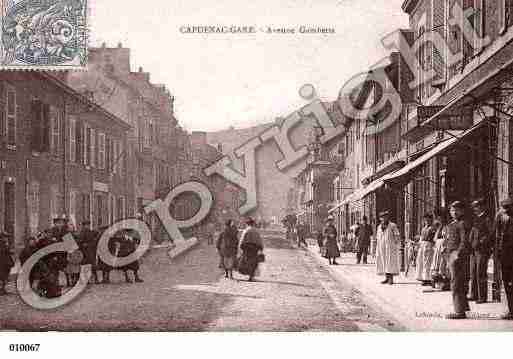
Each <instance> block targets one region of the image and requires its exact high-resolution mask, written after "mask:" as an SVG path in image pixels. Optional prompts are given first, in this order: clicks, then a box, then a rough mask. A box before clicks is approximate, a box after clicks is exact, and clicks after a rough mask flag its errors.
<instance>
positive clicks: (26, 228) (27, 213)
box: [25, 158, 31, 238]
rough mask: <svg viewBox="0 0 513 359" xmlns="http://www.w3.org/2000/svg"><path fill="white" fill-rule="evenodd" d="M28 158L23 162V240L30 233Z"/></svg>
mask: <svg viewBox="0 0 513 359" xmlns="http://www.w3.org/2000/svg"><path fill="white" fill-rule="evenodd" d="M29 161H30V160H29V158H27V159H26V160H25V221H26V222H25V223H26V225H25V238H28V237H29V236H30V235H31V233H30V210H29V203H30V201H29V183H30V174H29V173H30V172H29Z"/></svg>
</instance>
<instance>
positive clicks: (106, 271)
mask: <svg viewBox="0 0 513 359" xmlns="http://www.w3.org/2000/svg"><path fill="white" fill-rule="evenodd" d="M107 228H109V227H108V226H103V227H100V228H99V229H98V239H100V238H101V237H102V235H103V233H104V232H105V231H106V230H107ZM107 247H108V249H109V252H110V253H111V254H112V255H113V256H115V257H119V242H118V241H117V240H114V236H113V237H112V238H110V239H109V242H108V244H107ZM113 269H114V268H113V267H112V266H111V265H109V264H107V263H105V262H104V261H103V260H102V257H101V256H98V270H100V271H101V272H102V281H101V283H102V284H109V283H110V272H112V270H113Z"/></svg>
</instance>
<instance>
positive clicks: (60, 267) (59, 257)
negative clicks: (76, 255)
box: [43, 215, 71, 286]
mask: <svg viewBox="0 0 513 359" xmlns="http://www.w3.org/2000/svg"><path fill="white" fill-rule="evenodd" d="M68 233H69V228H68V219H67V217H66V215H62V216H61V217H55V218H54V219H53V227H52V228H50V230H49V233H48V234H49V236H50V238H49V239H50V241H52V242H54V243H59V242H62V241H64V236H66V235H67V234H68ZM43 242H44V241H43ZM53 257H54V258H53V260H52V268H53V269H56V270H57V271H58V272H65V268H66V266H67V254H66V253H65V252H60V253H56V254H55V255H53ZM58 276H59V273H57V277H58ZM66 281H67V283H66V284H67V285H68V286H70V284H71V283H69V281H68V277H67V276H66Z"/></svg>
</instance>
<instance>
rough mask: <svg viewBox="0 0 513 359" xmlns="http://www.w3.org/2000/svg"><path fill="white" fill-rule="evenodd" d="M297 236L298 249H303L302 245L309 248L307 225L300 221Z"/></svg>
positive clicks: (297, 226)
mask: <svg viewBox="0 0 513 359" xmlns="http://www.w3.org/2000/svg"><path fill="white" fill-rule="evenodd" d="M296 234H297V246H298V248H301V245H304V246H305V247H308V244H307V243H306V225H305V224H304V223H303V221H302V220H299V221H298V224H297V225H296Z"/></svg>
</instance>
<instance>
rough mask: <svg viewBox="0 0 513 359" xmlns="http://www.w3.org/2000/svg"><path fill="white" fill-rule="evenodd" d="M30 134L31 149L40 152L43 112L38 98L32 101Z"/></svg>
mask: <svg viewBox="0 0 513 359" xmlns="http://www.w3.org/2000/svg"><path fill="white" fill-rule="evenodd" d="M31 112H32V124H31V128H32V134H31V145H32V151H35V152H40V151H41V148H42V143H41V140H42V132H43V128H42V126H43V123H42V122H43V117H42V115H43V113H42V103H41V101H39V100H34V101H32V110H31Z"/></svg>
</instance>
